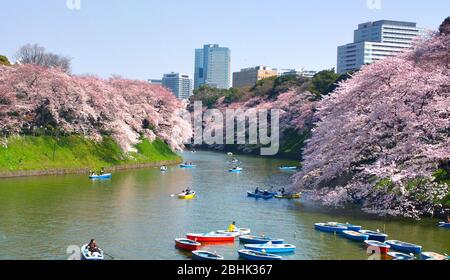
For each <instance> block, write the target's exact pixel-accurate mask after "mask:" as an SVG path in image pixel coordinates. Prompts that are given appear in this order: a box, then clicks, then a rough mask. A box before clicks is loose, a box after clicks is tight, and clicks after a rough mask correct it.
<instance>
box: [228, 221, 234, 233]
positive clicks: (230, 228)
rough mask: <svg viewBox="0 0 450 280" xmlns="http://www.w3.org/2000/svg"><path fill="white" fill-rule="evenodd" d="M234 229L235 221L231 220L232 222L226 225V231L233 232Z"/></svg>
mask: <svg viewBox="0 0 450 280" xmlns="http://www.w3.org/2000/svg"><path fill="white" fill-rule="evenodd" d="M235 231H236V222H235V221H233V222H232V223H231V224H230V225H229V226H228V229H227V232H235Z"/></svg>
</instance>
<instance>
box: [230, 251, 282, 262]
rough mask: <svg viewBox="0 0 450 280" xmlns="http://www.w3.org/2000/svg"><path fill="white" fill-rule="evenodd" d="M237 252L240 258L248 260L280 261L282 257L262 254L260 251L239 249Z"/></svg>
mask: <svg viewBox="0 0 450 280" xmlns="http://www.w3.org/2000/svg"><path fill="white" fill-rule="evenodd" d="M238 254H239V257H240V258H242V259H244V260H249V261H280V260H282V259H283V257H281V256H277V255H272V254H262V253H261V252H258V251H252V250H239V251H238Z"/></svg>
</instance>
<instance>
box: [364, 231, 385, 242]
mask: <svg viewBox="0 0 450 280" xmlns="http://www.w3.org/2000/svg"><path fill="white" fill-rule="evenodd" d="M359 232H360V233H363V234H367V235H368V236H369V240H374V241H379V242H385V241H386V239H387V238H388V235H387V234H384V233H379V232H375V231H371V230H360V231H359Z"/></svg>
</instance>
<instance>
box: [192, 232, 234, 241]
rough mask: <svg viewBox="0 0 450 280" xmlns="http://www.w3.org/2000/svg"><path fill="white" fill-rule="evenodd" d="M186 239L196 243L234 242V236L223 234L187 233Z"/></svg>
mask: <svg viewBox="0 0 450 280" xmlns="http://www.w3.org/2000/svg"><path fill="white" fill-rule="evenodd" d="M186 237H187V238H188V239H190V240H194V241H198V242H209V243H216V242H234V236H233V235H231V234H223V233H188V234H186Z"/></svg>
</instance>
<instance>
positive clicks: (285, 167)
mask: <svg viewBox="0 0 450 280" xmlns="http://www.w3.org/2000/svg"><path fill="white" fill-rule="evenodd" d="M297 169H298V167H297V166H280V170H283V171H286V170H297Z"/></svg>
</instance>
